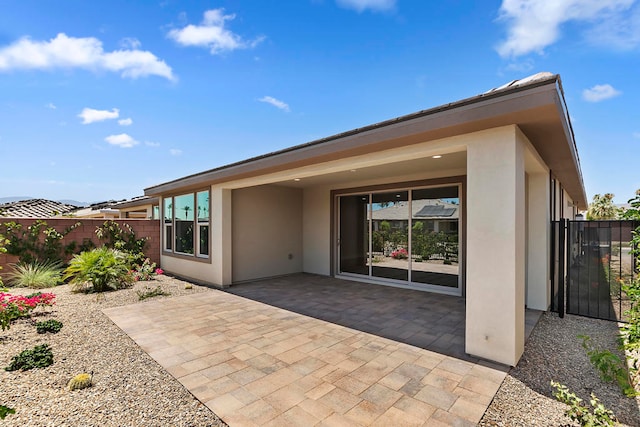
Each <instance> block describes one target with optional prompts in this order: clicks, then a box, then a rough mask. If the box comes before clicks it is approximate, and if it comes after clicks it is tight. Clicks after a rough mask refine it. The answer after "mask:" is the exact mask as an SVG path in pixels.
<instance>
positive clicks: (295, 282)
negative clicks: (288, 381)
mask: <svg viewBox="0 0 640 427" xmlns="http://www.w3.org/2000/svg"><path fill="white" fill-rule="evenodd" d="M226 291H227V292H229V293H232V294H234V295H239V296H242V297H245V298H248V299H251V300H254V301H260V302H262V303H265V304H269V305H271V306H275V307H279V308H283V309H285V310H289V311H293V312H295V313H299V314H303V315H305V316H310V317H314V318H316V319H321V320H325V321H327V322H331V323H335V324H338V325H341V326H346V327H348V328H351V329H356V330H359V331H362V332H366V333H369V334H373V335H377V336H379V337H383V338H388V339H391V340H393V341H397V342H401V343H404V344H409V345H412V346H415V347H420V348H423V349H426V350H430V351H433V352H436V353H440V354H442V355H446V356H451V357H455V358H457V359H461V360H467V361H471V362H478V361H479V359H478V358H476V357H472V356H470V355H468V354H467V353H465V350H464V339H465V299H464V298H462V297H456V296H451V295H443V294H436V293H431V292H423V291H418V290H413V289H404V288H397V287H392V286H381V285H372V284H370V283H363V282H358V281H351V280H344V279H337V278H334V277H327V276H320V275H316V274H308V273H300V274H293V275H288V276H282V277H276V278H271V279H264V280H256V281H251V282H245V283H240V284H235V285H232V286H231V287H230V288H227V289H226ZM541 313H542V312H541V311H538V310H530V309H527V310H525V339H526V338H528V337H529V335H530V334H531V331H532V330H533V328H534V326H535V325H536V323H537V322H538V319H539V318H540V315H541Z"/></svg>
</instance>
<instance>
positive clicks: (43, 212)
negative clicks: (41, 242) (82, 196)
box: [0, 199, 78, 218]
mask: <svg viewBox="0 0 640 427" xmlns="http://www.w3.org/2000/svg"><path fill="white" fill-rule="evenodd" d="M74 209H78V207H77V206H73V205H68V204H65V203H61V202H56V201H54V200H45V199H29V200H20V201H17V202H11V203H2V204H0V217H2V218H51V217H54V216H57V215H62V214H65V213H69V212H70V211H72V210H74Z"/></svg>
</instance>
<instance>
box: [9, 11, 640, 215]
mask: <svg viewBox="0 0 640 427" xmlns="http://www.w3.org/2000/svg"><path fill="white" fill-rule="evenodd" d="M639 70H640V2H639V1H635V0H548V1H542V0H504V1H502V2H501V1H482V2H476V1H461V0H460V1H456V0H449V1H446V2H435V1H417V0H413V1H409V0H298V1H291V2H282V1H275V0H262V1H250V2H249V1H244V2H241V1H238V0H229V1H177V0H163V1H139V2H129V1H119V0H110V1H108V2H87V1H72V0H65V1H55V0H51V1H30V0H3V1H2V2H0V159H1V161H2V163H1V167H0V197H7V196H33V197H42V198H48V199H76V200H80V201H88V202H93V201H101V200H106V199H122V198H130V197H133V196H137V195H141V194H142V193H143V189H144V188H145V187H148V186H150V185H154V184H158V183H161V182H165V181H168V180H172V179H175V178H179V177H182V176H185V175H188V174H192V173H197V172H200V171H203V170H207V169H211V168H213V167H216V166H221V165H224V164H227V163H231V162H234V161H238V160H242V159H245V158H247V157H251V156H255V155H259V154H264V153H267V152H271V151H274V150H278V149H281V148H285V147H289V146H291V145H296V144H300V143H304V142H308V141H310V140H313V139H317V138H321V137H325V136H329V135H333V134H335V133H339V132H342V131H346V130H350V129H353V128H357V127H361V126H364V125H367V124H372V123H375V122H378V121H381V120H385V119H389V118H393V117H397V116H400V115H404V114H408V113H411V112H415V111H418V110H423V109H426V108H430V107H435V106H438V105H441V104H445V103H448V102H452V101H456V100H459V99H462V98H466V97H470V96H474V95H477V94H479V93H482V92H484V91H486V90H489V89H491V88H493V87H497V86H500V85H502V84H503V83H506V82H508V81H510V80H514V79H518V78H522V77H525V76H528V75H531V74H534V73H536V72H540V71H550V72H553V73H559V74H560V75H561V77H562V81H563V85H564V89H565V96H566V99H567V103H568V106H569V112H570V115H571V119H572V123H573V126H574V130H575V133H576V140H577V144H578V150H579V154H580V159H581V163H582V170H583V174H584V178H585V187H586V190H587V195H588V197H589V198H591V197H592V196H593V194H595V193H605V192H612V193H614V194H615V195H616V198H615V200H616V202H617V203H624V202H626V201H627V199H629V198H631V197H632V196H633V194H634V192H635V190H636V189H638V188H640V173H638V170H639V167H638V165H639V161H640V148H639V146H640V108H638V99H640V89H639V85H638V72H639Z"/></svg>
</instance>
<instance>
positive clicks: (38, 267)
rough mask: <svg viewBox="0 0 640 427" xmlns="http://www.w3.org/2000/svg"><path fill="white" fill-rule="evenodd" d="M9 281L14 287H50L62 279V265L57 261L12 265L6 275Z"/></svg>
mask: <svg viewBox="0 0 640 427" xmlns="http://www.w3.org/2000/svg"><path fill="white" fill-rule="evenodd" d="M8 278H9V283H10V284H11V285H12V286H15V287H25V288H32V289H42V288H51V287H53V286H56V285H58V284H59V283H60V281H61V279H62V265H61V264H60V263H59V262H32V263H29V264H17V265H14V266H13V272H11V273H10V274H9V275H8Z"/></svg>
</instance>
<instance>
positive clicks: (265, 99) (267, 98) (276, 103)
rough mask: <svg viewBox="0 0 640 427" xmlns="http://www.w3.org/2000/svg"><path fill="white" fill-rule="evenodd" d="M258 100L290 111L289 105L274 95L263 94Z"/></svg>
mask: <svg viewBox="0 0 640 427" xmlns="http://www.w3.org/2000/svg"><path fill="white" fill-rule="evenodd" d="M258 101H260V102H266V103H267V104H271V105H273V106H274V107H276V108H279V109H281V110H283V111H286V112H287V113H288V112H289V111H290V109H289V105H288V104H287V103H285V102H283V101H280V100H279V99H276V98H274V97H272V96H263V97H262V98H260V99H258Z"/></svg>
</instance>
